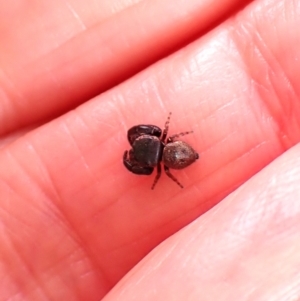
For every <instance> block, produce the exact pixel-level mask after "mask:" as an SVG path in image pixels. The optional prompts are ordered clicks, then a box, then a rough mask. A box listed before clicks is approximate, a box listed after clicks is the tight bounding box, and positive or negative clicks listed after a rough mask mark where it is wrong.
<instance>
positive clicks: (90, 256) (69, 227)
mask: <svg viewBox="0 0 300 301" xmlns="http://www.w3.org/2000/svg"><path fill="white" fill-rule="evenodd" d="M27 143H29V142H27ZM30 149H31V151H34V152H35V155H36V158H38V161H39V163H40V166H41V168H42V170H43V171H44V174H45V175H46V176H47V177H48V181H49V183H51V184H50V185H48V186H47V187H52V188H53V192H54V194H55V195H56V197H55V198H56V199H60V196H59V192H58V191H57V189H56V186H55V185H54V182H53V180H52V178H51V175H50V174H49V173H48V172H47V168H45V167H44V165H43V164H42V159H41V158H40V156H39V153H38V151H37V150H36V149H35V147H34V146H33V145H32V144H31V147H30ZM13 158H15V156H13ZM36 162H37V161H36ZM19 163H20V162H19ZM18 166H20V167H22V166H21V165H20V164H18ZM23 170H24V169H23ZM24 171H25V170H24ZM26 174H27V175H29V174H28V173H27V172H26ZM33 183H35V181H33ZM46 199H48V198H46ZM47 203H48V205H49V204H51V205H52V206H50V207H51V210H50V212H51V211H52V212H56V216H57V217H58V220H59V221H60V222H61V225H60V226H62V225H63V228H64V230H65V232H66V234H68V237H69V238H71V239H72V241H73V243H74V244H73V245H75V246H77V247H78V246H84V248H83V247H82V248H78V250H82V254H83V258H85V259H87V261H88V262H90V263H91V264H92V266H93V267H94V268H95V267H97V268H95V270H96V271H97V274H98V275H99V272H101V276H100V278H101V279H102V286H104V283H105V282H106V287H111V286H112V285H111V283H108V277H106V276H105V274H104V269H103V268H101V267H100V266H99V262H97V261H96V260H95V259H94V258H96V256H94V252H93V251H91V250H90V249H89V248H88V247H87V246H88V244H85V243H84V239H83V238H82V237H81V236H80V232H79V231H77V230H76V228H75V227H74V226H73V224H72V222H71V220H70V219H68V218H67V215H66V214H65V213H64V212H63V210H62V208H60V207H59V206H58V205H57V204H59V202H58V201H57V200H56V201H53V199H52V200H51V202H47ZM60 203H62V202H60ZM54 208H55V210H54ZM58 212H59V213H60V214H59V215H58V214H57V213H58ZM64 257H67V255H65V256H64ZM49 293H50V292H49Z"/></svg>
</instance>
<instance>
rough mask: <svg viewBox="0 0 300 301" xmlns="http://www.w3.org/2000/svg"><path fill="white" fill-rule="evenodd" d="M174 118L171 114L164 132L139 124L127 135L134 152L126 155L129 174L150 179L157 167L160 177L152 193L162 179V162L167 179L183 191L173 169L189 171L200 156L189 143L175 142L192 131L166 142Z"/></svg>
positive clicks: (125, 159) (157, 176)
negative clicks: (147, 176) (189, 167)
mask: <svg viewBox="0 0 300 301" xmlns="http://www.w3.org/2000/svg"><path fill="white" fill-rule="evenodd" d="M170 117H171V113H169V116H168V119H167V121H166V123H165V128H164V130H163V131H162V130H161V129H160V128H159V127H157V126H155V125H143V124H139V125H136V126H133V127H132V128H130V129H129V130H128V132H127V138H128V141H129V143H130V145H131V146H132V149H131V150H129V152H128V151H125V152H124V156H123V163H124V165H125V167H126V168H127V169H128V170H129V171H131V172H133V173H134V174H137V175H150V174H151V173H152V172H153V170H154V168H155V167H157V174H156V177H155V179H154V182H153V185H152V187H151V189H154V187H155V185H156V183H157V181H158V180H159V178H160V175H161V164H160V163H161V162H162V163H163V165H164V169H165V172H166V174H167V176H168V177H170V178H171V179H172V180H173V181H174V182H176V183H177V184H178V185H179V186H180V187H181V188H183V186H182V185H181V184H180V182H179V181H178V180H177V179H176V178H175V177H174V176H173V175H172V174H171V173H170V170H169V169H170V168H173V169H182V168H185V167H187V166H189V165H191V164H192V163H193V162H195V161H196V160H197V159H198V158H199V154H198V153H197V152H196V151H195V150H194V149H193V148H192V147H191V146H189V145H188V144H187V143H186V142H184V141H181V140H179V141H175V138H178V137H180V136H184V135H187V134H190V133H192V131H190V132H183V133H179V134H176V135H173V136H170V137H169V138H168V139H167V141H166V137H167V134H168V130H169V123H170Z"/></svg>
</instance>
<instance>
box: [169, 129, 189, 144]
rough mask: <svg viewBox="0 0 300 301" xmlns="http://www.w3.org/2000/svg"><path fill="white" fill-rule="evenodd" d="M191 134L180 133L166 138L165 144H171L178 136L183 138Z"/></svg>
mask: <svg viewBox="0 0 300 301" xmlns="http://www.w3.org/2000/svg"><path fill="white" fill-rule="evenodd" d="M192 133H193V131H188V132H181V133H178V134H175V135H172V136H170V137H169V138H168V140H167V143H170V142H173V141H174V140H175V139H176V138H179V137H180V136H185V135H188V134H192Z"/></svg>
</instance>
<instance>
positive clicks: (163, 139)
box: [161, 112, 172, 142]
mask: <svg viewBox="0 0 300 301" xmlns="http://www.w3.org/2000/svg"><path fill="white" fill-rule="evenodd" d="M171 115H172V112H170V113H169V116H168V118H167V121H166V123H165V128H164V131H163V135H162V137H161V140H162V142H165V140H166V137H167V135H168V130H169V124H170V118H171Z"/></svg>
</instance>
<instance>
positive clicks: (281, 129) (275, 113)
mask: <svg viewBox="0 0 300 301" xmlns="http://www.w3.org/2000/svg"><path fill="white" fill-rule="evenodd" d="M240 28H242V31H243V32H242V35H243V36H245V35H246V36H248V38H249V39H251V40H252V42H253V43H254V46H253V49H256V50H258V51H259V54H260V55H261V56H260V58H262V59H263V62H264V64H265V65H266V66H267V68H268V74H269V73H270V72H271V73H272V74H275V73H276V75H277V76H278V74H280V75H281V77H282V78H283V81H284V82H286V83H287V85H288V86H290V88H291V89H290V90H289V91H291V93H292V94H293V98H299V97H298V95H297V94H296V90H295V88H294V87H293V86H292V84H291V81H290V80H289V79H288V76H287V74H286V73H285V71H284V68H283V67H282V66H281V64H280V62H279V60H278V59H277V58H276V56H275V55H274V54H273V53H272V51H271V49H270V47H268V46H267V44H266V42H265V41H264V38H263V37H262V36H261V35H260V32H259V30H257V28H256V27H254V25H252V24H251V23H249V22H248V23H246V22H243V24H242V25H241V26H240ZM237 32H238V31H237V30H233V31H231V35H232V39H233V41H235V43H236V47H237V48H240V46H239V44H240V43H239V39H241V38H240V37H239V36H238V35H237ZM240 53H242V54H243V51H240ZM255 55H257V54H255ZM254 59H256V58H255V57H254ZM243 61H246V60H243ZM255 61H256V62H259V60H258V59H256V60H255ZM273 66H274V67H273ZM245 67H246V68H247V69H248V72H249V74H250V75H251V74H252V78H251V80H252V81H253V82H254V83H256V84H257V87H263V89H264V90H266V91H270V88H271V91H270V92H269V93H271V94H272V95H276V98H277V101H276V103H275V102H274V101H272V102H270V101H269V100H267V99H266V97H265V96H264V95H262V94H261V92H260V91H261V89H257V87H256V91H257V92H258V93H259V95H261V98H260V99H261V100H262V102H261V103H262V104H263V105H264V106H265V108H266V109H267V111H268V113H269V115H270V116H271V119H272V120H273V121H274V122H275V123H276V125H277V128H278V132H277V138H278V142H279V143H280V145H281V147H282V149H283V150H286V149H287V141H286V139H285V137H287V138H288V145H291V144H293V142H292V140H291V137H289V136H288V135H287V134H286V133H287V132H288V131H287V130H286V129H285V127H286V124H287V122H286V121H287V120H290V118H291V115H292V113H293V109H292V108H294V107H295V104H294V102H293V100H292V99H286V98H282V97H281V96H280V94H282V91H280V92H279V91H278V90H277V89H276V85H274V83H273V81H272V79H271V78H270V76H268V86H265V84H264V83H262V82H260V80H259V77H257V78H256V77H255V76H254V74H253V72H252V71H251V69H250V68H249V66H247V65H246V66H245ZM274 68H275V69H276V71H275V70H273V69H274ZM263 69H264V68H262V70H263ZM253 87H254V85H253ZM287 100H288V103H286V101H287ZM276 106H277V108H276ZM278 106H280V108H279V107H278ZM289 108H290V109H289ZM282 109H283V111H284V112H285V114H279V111H281V110H282ZM282 116H287V117H286V118H285V119H284V120H283V119H282ZM299 122H300V121H298V123H299Z"/></svg>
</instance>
